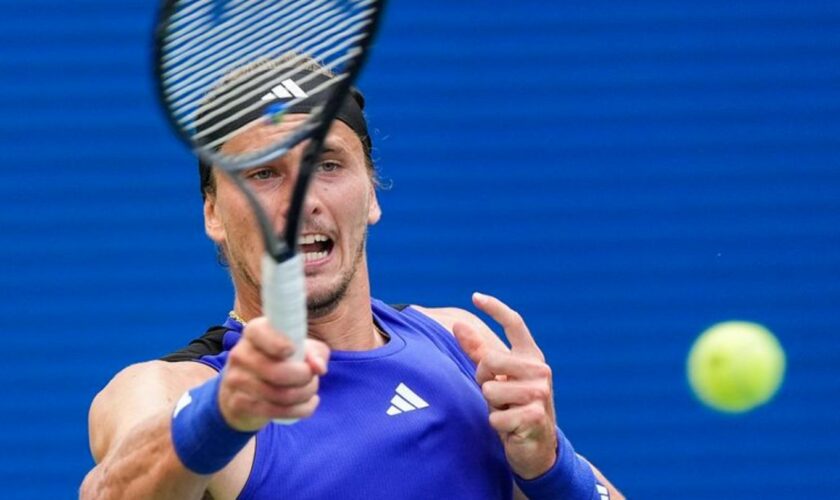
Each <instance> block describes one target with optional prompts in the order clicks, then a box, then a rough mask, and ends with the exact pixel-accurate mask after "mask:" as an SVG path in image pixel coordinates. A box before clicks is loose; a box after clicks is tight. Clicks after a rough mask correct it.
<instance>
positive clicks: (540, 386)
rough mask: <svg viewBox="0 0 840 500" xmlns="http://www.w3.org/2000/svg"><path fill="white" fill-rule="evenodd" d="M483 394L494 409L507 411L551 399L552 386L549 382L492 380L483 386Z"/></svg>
mask: <svg viewBox="0 0 840 500" xmlns="http://www.w3.org/2000/svg"><path fill="white" fill-rule="evenodd" d="M481 393H482V394H483V395H484V399H485V400H486V401H487V403H488V404H489V405H490V407H491V408H492V409H502V410H505V409H507V408H509V407H510V406H524V405H527V404H529V403H532V402H534V401H538V402H543V403H544V402H546V401H550V398H551V384H550V382H549V381H547V380H544V379H543V380H525V381H522V380H507V381H501V380H491V381H489V382H485V383H484V384H483V385H482V386H481Z"/></svg>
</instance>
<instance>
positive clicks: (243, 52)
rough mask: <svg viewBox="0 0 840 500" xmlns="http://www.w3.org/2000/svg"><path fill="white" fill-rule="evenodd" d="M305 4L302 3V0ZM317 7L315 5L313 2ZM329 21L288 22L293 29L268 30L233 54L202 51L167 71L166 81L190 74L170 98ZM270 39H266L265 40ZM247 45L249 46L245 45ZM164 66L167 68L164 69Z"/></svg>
mask: <svg viewBox="0 0 840 500" xmlns="http://www.w3.org/2000/svg"><path fill="white" fill-rule="evenodd" d="M304 1H305V0H304ZM314 3H315V4H317V3H318V2H314ZM327 21H329V19H325V18H324V17H319V18H317V19H315V20H313V21H312V22H311V24H310V25H309V26H299V24H298V23H290V24H289V27H290V28H294V29H293V30H287V31H279V32H276V31H275V32H272V31H271V29H270V28H269V29H268V30H266V31H265V32H262V33H260V36H261V37H262V38H256V39H253V38H252V39H250V40H245V41H243V43H242V44H240V45H239V47H236V49H237V50H236V51H235V52H230V51H225V50H223V49H222V48H216V47H213V49H212V52H211V53H209V54H208V53H206V52H201V53H199V54H197V56H196V57H194V58H192V59H191V60H189V61H187V62H185V63H184V64H180V65H179V66H178V69H174V70H173V71H166V70H165V73H164V76H165V77H166V78H167V79H172V80H177V79H178V78H180V77H181V75H182V74H183V73H184V72H190V76H188V77H186V78H184V79H181V80H180V81H178V82H177V83H176V84H174V85H173V86H172V97H173V98H175V97H181V96H182V95H183V94H184V93H185V92H187V91H191V90H192V91H194V90H196V89H199V90H200V89H202V88H203V86H205V85H207V84H208V83H212V82H213V81H214V78H215V77H217V76H218V73H219V72H220V71H222V70H223V69H224V68H227V67H230V66H231V65H235V64H236V63H237V62H238V61H241V60H243V59H246V60H254V59H255V55H256V54H255V50H256V51H258V52H262V53H268V52H271V51H280V50H282V49H283V48H288V47H291V46H293V44H294V43H295V42H296V41H299V40H298V39H297V38H290V37H295V36H297V37H299V38H303V37H304V36H305V34H306V33H304V32H303V30H304V29H305V28H308V27H312V26H313V25H315V23H325V22H327ZM269 36H270V37H271V38H273V40H267V38H268V37H269ZM244 42H248V43H244ZM164 67H166V65H165V66H164Z"/></svg>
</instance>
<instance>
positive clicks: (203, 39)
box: [164, 0, 324, 64]
mask: <svg viewBox="0 0 840 500" xmlns="http://www.w3.org/2000/svg"><path fill="white" fill-rule="evenodd" d="M301 3H308V2H306V0H300V1H297V2H294V3H291V4H287V6H286V8H285V9H283V10H281V11H279V12H274V11H275V9H272V10H271V11H270V12H274V14H273V15H271V16H265V15H264V17H263V19H262V20H261V21H259V22H255V23H249V24H248V26H247V27H246V28H245V29H236V28H241V23H240V22H241V21H244V20H246V17H247V16H250V15H252V14H253V13H254V12H255V11H257V10H258V9H259V8H260V7H263V6H265V5H266V4H269V6H270V5H272V4H273V5H275V6H276V2H272V1H270V0H267V1H263V2H257V3H253V4H252V5H251V7H250V8H249V9H248V10H245V11H243V12H239V13H238V14H237V15H235V16H233V17H230V18H229V19H228V20H226V21H224V22H222V23H221V24H219V25H217V26H215V27H213V28H212V29H207V28H206V27H205V26H196V25H195V24H192V25H190V26H187V27H184V29H181V30H178V31H172V32H170V33H169V35H167V37H166V42H167V43H168V44H169V46H170V52H169V53H168V54H167V55H166V57H165V59H164V63H165V64H176V63H178V62H179V61H180V60H181V59H183V58H184V57H187V56H189V55H192V54H194V53H196V52H197V51H201V50H204V49H206V48H207V47H208V46H213V47H214V50H221V49H223V48H224V47H225V46H227V45H230V44H232V43H233V42H236V41H238V40H241V39H242V38H243V37H244V35H247V34H250V33H253V32H255V31H257V29H258V28H261V27H263V26H265V24H266V23H269V22H271V21H272V20H274V19H276V17H278V16H281V15H285V14H288V12H289V10H292V9H295V8H296V7H298V6H299V5H300V4H301ZM311 3H312V4H317V3H319V2H311ZM320 3H324V2H320ZM231 13H233V12H231ZM303 13H305V10H303V9H301V10H300V11H299V12H298V13H296V14H303ZM263 14H265V13H263ZM205 20H206V16H205ZM290 20H291V18H290V19H284V23H287V22H288V21H290ZM201 23H202V21H199V23H198V24H201ZM197 27H200V28H202V33H201V34H200V35H199V36H191V32H192V31H193V30H195V29H196V28H197ZM220 40H221V43H220ZM214 44H215V45H214Z"/></svg>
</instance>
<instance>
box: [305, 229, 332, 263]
mask: <svg viewBox="0 0 840 500" xmlns="http://www.w3.org/2000/svg"><path fill="white" fill-rule="evenodd" d="M333 246H334V243H333V240H332V239H330V237H329V236H327V235H325V234H304V235H303V236H301V237H300V252H301V253H302V254H303V260H304V262H315V261H318V260H322V259H325V258H326V257H327V256H328V255H329V254H330V252H332V249H333Z"/></svg>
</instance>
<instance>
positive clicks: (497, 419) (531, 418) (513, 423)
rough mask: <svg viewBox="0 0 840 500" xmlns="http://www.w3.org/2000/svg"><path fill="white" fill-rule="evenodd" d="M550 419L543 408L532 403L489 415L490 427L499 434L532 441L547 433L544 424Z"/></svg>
mask: <svg viewBox="0 0 840 500" xmlns="http://www.w3.org/2000/svg"><path fill="white" fill-rule="evenodd" d="M550 418H551V417H550V416H549V415H548V413H547V412H546V410H545V407H543V406H542V405H541V404H539V403H537V402H534V403H530V404H527V405H524V406H515V407H512V408H510V409H507V410H501V411H494V412H492V413H490V425H491V426H492V427H493V428H494V429H496V432H499V433H500V434H504V435H513V436H515V437H516V438H518V439H533V438H537V437H538V436H539V435H540V434H543V433H548V432H547V431H546V426H545V425H544V423H545V422H546V421H548V420H549V419H550Z"/></svg>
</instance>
